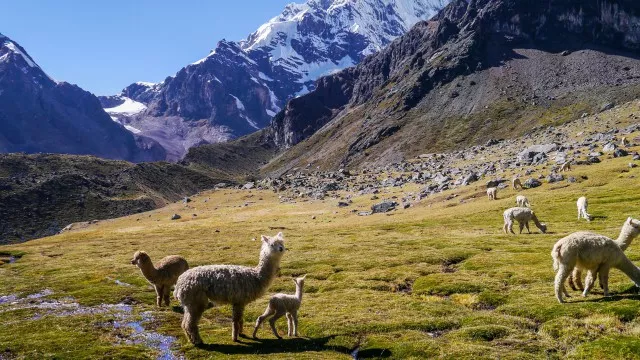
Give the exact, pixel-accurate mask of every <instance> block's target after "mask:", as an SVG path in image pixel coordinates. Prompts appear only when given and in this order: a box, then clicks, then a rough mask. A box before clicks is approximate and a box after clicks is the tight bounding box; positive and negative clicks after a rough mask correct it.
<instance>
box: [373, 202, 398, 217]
mask: <svg viewBox="0 0 640 360" xmlns="http://www.w3.org/2000/svg"><path fill="white" fill-rule="evenodd" d="M396 206H398V203H397V202H395V201H383V202H381V203H378V204H375V205H373V206H371V212H372V213H373V214H378V213H385V212H387V211H391V210H395V208H396Z"/></svg>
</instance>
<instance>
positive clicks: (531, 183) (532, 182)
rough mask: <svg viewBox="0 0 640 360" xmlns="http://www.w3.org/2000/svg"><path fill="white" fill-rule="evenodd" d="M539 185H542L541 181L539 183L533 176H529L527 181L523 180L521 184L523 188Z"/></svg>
mask: <svg viewBox="0 0 640 360" xmlns="http://www.w3.org/2000/svg"><path fill="white" fill-rule="evenodd" d="M540 185H542V183H541V182H540V181H539V180H537V179H534V178H530V179H528V180H527V181H525V182H524V183H523V184H522V186H523V187H524V188H525V189H533V188H537V187H538V186H540Z"/></svg>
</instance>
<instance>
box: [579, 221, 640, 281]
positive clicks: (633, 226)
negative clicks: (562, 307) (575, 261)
mask: <svg viewBox="0 0 640 360" xmlns="http://www.w3.org/2000/svg"><path fill="white" fill-rule="evenodd" d="M639 228H640V221H638V220H635V219H632V218H628V219H627V220H626V221H625V222H624V225H622V229H621V230H620V235H618V239H617V240H614V242H615V243H616V244H618V246H620V249H622V251H625V250H627V248H628V247H629V246H630V245H631V242H633V239H635V238H636V237H637V236H638V234H639V231H638V229H639ZM598 236H599V235H598ZM594 276H595V274H592V273H591V272H589V273H588V274H587V279H586V280H585V281H586V282H588V281H590V280H589V278H594ZM569 286H571V289H573V290H578V289H579V290H584V286H583V285H582V269H580V268H579V267H576V268H574V269H573V273H572V274H571V276H570V277H569ZM600 286H602V284H600Z"/></svg>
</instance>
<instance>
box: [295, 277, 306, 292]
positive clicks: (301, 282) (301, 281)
mask: <svg viewBox="0 0 640 360" xmlns="http://www.w3.org/2000/svg"><path fill="white" fill-rule="evenodd" d="M306 277H307V275H305V276H303V277H299V278H297V279H293V282H294V283H295V284H296V286H299V287H300V288H301V289H302V287H303V286H304V278H306Z"/></svg>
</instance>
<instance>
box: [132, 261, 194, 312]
mask: <svg viewBox="0 0 640 360" xmlns="http://www.w3.org/2000/svg"><path fill="white" fill-rule="evenodd" d="M131 264H132V265H137V266H138V267H139V268H140V271H141V272H142V275H144V277H145V278H146V279H147V280H148V281H149V283H151V285H153V286H154V287H155V289H156V304H157V305H158V306H162V300H163V299H164V303H165V305H167V306H169V293H170V292H171V287H172V286H173V285H175V284H176V281H177V280H178V277H179V276H180V275H182V273H183V272H185V271H187V270H188V269H189V264H187V260H185V259H184V258H182V257H180V256H177V255H172V256H167V257H165V258H164V259H162V260H160V262H159V263H158V265H157V266H153V263H152V262H151V258H150V257H149V255H147V253H146V252H144V251H138V252H136V253H135V254H133V259H132V260H131Z"/></svg>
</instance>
